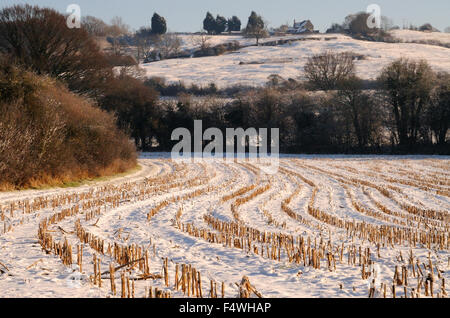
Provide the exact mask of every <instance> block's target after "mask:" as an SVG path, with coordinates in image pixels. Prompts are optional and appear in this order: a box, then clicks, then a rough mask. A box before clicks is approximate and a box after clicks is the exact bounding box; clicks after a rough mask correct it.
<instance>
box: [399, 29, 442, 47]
mask: <svg viewBox="0 0 450 318" xmlns="http://www.w3.org/2000/svg"><path fill="white" fill-rule="evenodd" d="M390 34H391V35H392V36H393V37H394V38H396V39H400V40H403V41H405V42H411V41H430V40H432V41H439V42H441V43H444V44H446V43H450V33H444V32H421V31H414V30H393V31H390Z"/></svg>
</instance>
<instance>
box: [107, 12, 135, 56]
mask: <svg viewBox="0 0 450 318" xmlns="http://www.w3.org/2000/svg"><path fill="white" fill-rule="evenodd" d="M108 33H109V34H110V35H111V37H112V46H113V52H114V54H120V49H121V46H120V41H119V37H120V36H122V35H126V34H129V33H130V26H129V25H128V24H126V23H125V22H123V20H122V18H121V17H118V16H115V17H114V18H112V19H111V26H110V27H109V29H108Z"/></svg>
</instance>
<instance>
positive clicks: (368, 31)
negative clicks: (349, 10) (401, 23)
mask: <svg viewBox="0 0 450 318" xmlns="http://www.w3.org/2000/svg"><path fill="white" fill-rule="evenodd" d="M371 18H372V17H371V14H370V13H367V12H358V13H355V14H349V15H347V16H346V17H345V20H344V22H343V23H342V24H339V23H333V24H332V25H331V27H330V28H329V29H328V30H327V31H326V32H327V33H344V34H348V35H351V36H353V37H356V38H359V39H365V40H375V41H388V42H391V41H393V40H392V39H391V37H390V35H389V33H387V31H389V30H391V29H392V28H393V27H394V25H393V22H392V20H391V19H389V18H388V17H385V16H381V18H380V19H381V21H380V25H379V26H376V25H375V26H372V25H369V23H368V22H369V21H370V19H371ZM372 22H374V21H372Z"/></svg>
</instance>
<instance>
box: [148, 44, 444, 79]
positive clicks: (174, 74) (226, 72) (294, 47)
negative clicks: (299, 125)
mask: <svg viewBox="0 0 450 318" xmlns="http://www.w3.org/2000/svg"><path fill="white" fill-rule="evenodd" d="M305 37H307V38H318V39H320V40H306V41H299V42H292V43H291V44H286V45H281V46H260V47H256V46H251V47H247V48H244V49H242V50H240V51H238V52H233V53H230V54H225V55H222V56H212V57H202V58H191V59H171V60H163V61H159V62H154V63H149V64H143V65H141V66H142V68H143V69H144V70H145V73H146V75H147V76H148V77H151V76H158V77H164V78H166V80H167V81H168V82H172V83H174V82H178V81H182V82H184V83H186V84H190V83H195V84H197V85H208V84H210V83H213V82H214V83H216V84H217V85H218V86H219V87H226V86H231V85H235V84H243V85H249V86H260V85H264V84H265V83H266V82H267V80H268V77H269V76H270V75H272V74H277V75H280V76H282V77H283V78H285V79H288V78H294V79H296V78H301V77H302V76H303V67H304V65H305V63H306V60H307V58H308V57H310V56H311V55H314V54H319V53H322V52H325V51H327V50H330V51H333V52H348V51H352V52H354V53H356V54H359V55H363V56H364V59H362V60H358V61H356V66H357V73H358V75H359V76H360V77H361V78H363V79H375V78H377V76H378V75H379V73H380V71H381V70H382V69H383V67H385V66H386V65H388V64H389V63H391V62H392V61H394V60H396V59H398V58H401V57H405V58H410V59H415V60H417V59H425V60H427V61H428V62H429V63H430V65H431V66H432V67H433V69H435V70H436V71H446V72H450V49H448V48H444V47H439V46H433V45H423V44H414V43H383V42H368V41H359V40H355V39H352V38H350V37H348V36H345V35H312V36H305Z"/></svg>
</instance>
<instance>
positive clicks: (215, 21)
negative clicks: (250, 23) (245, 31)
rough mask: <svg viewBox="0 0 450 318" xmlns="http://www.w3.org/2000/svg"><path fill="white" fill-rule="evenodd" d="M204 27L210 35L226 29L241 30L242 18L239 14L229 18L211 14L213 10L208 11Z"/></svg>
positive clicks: (230, 30) (229, 30)
mask: <svg viewBox="0 0 450 318" xmlns="http://www.w3.org/2000/svg"><path fill="white" fill-rule="evenodd" d="M203 29H204V30H205V31H206V32H208V34H209V35H212V34H221V33H223V32H225V31H228V32H232V31H240V30H241V20H239V18H238V17H237V16H233V17H231V18H229V19H228V20H227V19H226V18H225V17H223V16H221V15H217V17H216V18H214V16H213V15H212V14H211V12H207V13H206V17H205V19H204V20H203Z"/></svg>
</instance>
